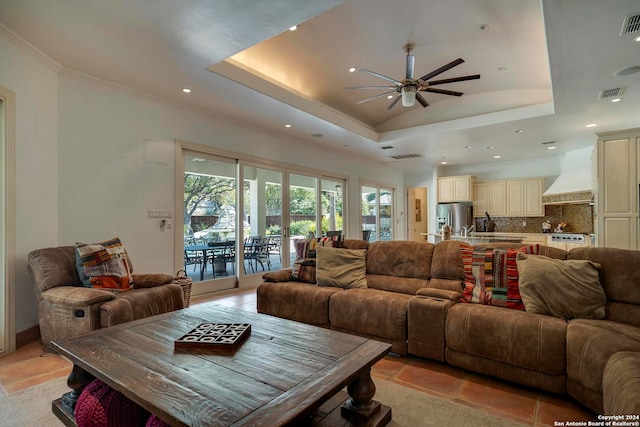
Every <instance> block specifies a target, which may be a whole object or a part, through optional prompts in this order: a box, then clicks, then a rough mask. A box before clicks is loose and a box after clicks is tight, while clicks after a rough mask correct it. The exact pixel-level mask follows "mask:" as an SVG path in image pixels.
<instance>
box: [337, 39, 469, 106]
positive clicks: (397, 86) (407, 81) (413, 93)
mask: <svg viewBox="0 0 640 427" xmlns="http://www.w3.org/2000/svg"><path fill="white" fill-rule="evenodd" d="M404 50H405V52H407V66H406V74H405V78H404V80H396V79H392V78H390V77H387V76H383V75H382V74H378V73H375V72H373V71H369V70H365V69H364V68H361V69H360V71H362V72H363V73H367V74H369V75H371V76H374V77H378V78H381V79H383V80H387V81H389V82H391V83H393V85H387V86H349V87H346V88H345V89H390V90H389V91H388V92H385V93H381V94H380V95H376V96H372V97H371V98H367V99H363V100H361V101H358V102H356V104H362V103H364V102H368V101H372V100H374V99H378V98H382V97H383V96H388V95H389V94H390V93H393V92H398V94H399V95H398V96H396V98H395V99H394V100H393V101H392V102H391V104H390V105H389V106H388V107H387V110H390V109H392V108H393V107H394V106H395V105H396V104H397V103H398V101H399V100H400V99H402V106H403V107H413V106H414V105H415V103H416V99H417V100H418V102H419V103H420V105H422V106H423V107H427V106H428V105H429V103H428V102H427V100H426V99H424V97H423V96H422V95H421V94H420V93H419V92H433V93H441V94H443V95H452V96H462V95H463V92H456V91H452V90H445V89H437V88H434V87H432V86H437V85H442V84H446V83H453V82H461V81H465V80H475V79H479V78H480V74H473V75H469V76H462V77H453V78H450V79H442V80H431V81H428V80H429V79H432V78H434V77H435V76H437V75H438V74H441V73H444V72H445V71H447V70H449V69H451V68H453V67H455V66H457V65H460V64H462V63H463V62H464V60H463V59H461V58H458V59H456V60H455V61H451V62H450V63H448V64H447V65H444V66H442V67H440V68H438V69H437V70H433V71H432V72H430V73H428V74H425V75H424V76H422V77H420V78H419V79H414V78H413V69H414V65H415V62H416V57H415V56H413V55H411V51H412V50H413V43H407V44H405V45H404ZM389 97H391V96H389Z"/></svg>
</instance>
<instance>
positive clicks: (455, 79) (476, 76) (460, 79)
mask: <svg viewBox="0 0 640 427" xmlns="http://www.w3.org/2000/svg"><path fill="white" fill-rule="evenodd" d="M479 78H480V74H473V75H471V76H462V77H453V78H450V79H442V80H433V81H430V82H428V83H429V86H435V85H443V84H445V83H454V82H463V81H465V80H476V79H479Z"/></svg>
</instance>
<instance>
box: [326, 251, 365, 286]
mask: <svg viewBox="0 0 640 427" xmlns="http://www.w3.org/2000/svg"><path fill="white" fill-rule="evenodd" d="M316 253H317V255H316V256H317V261H316V281H317V282H318V286H335V287H338V288H343V289H353V288H366V287H367V278H366V269H367V250H366V249H333V248H327V247H323V246H318V248H317V252H316Z"/></svg>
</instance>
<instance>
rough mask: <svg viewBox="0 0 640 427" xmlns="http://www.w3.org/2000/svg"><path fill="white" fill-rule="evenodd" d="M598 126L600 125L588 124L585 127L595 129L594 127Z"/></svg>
mask: <svg viewBox="0 0 640 427" xmlns="http://www.w3.org/2000/svg"><path fill="white" fill-rule="evenodd" d="M596 126H598V124H597V123H589V124H588V125H586V126H585V127H587V128H594V127H596Z"/></svg>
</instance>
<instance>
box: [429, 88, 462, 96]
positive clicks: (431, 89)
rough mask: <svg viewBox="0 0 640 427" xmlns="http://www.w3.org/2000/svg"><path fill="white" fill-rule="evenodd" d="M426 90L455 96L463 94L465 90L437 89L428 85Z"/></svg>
mask: <svg viewBox="0 0 640 427" xmlns="http://www.w3.org/2000/svg"><path fill="white" fill-rule="evenodd" d="M424 91H425V92H433V93H441V94H443V95H453V96H462V95H464V93H463V92H455V91H453V90H445V89H436V88H432V87H428V88H426V89H424Z"/></svg>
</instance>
